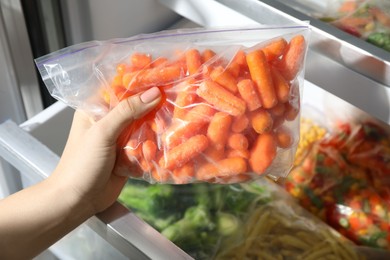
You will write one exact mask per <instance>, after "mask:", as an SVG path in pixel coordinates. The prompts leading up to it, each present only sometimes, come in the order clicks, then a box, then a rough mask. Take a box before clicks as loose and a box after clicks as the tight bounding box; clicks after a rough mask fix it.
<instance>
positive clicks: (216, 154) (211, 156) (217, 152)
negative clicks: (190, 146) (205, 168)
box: [202, 144, 225, 162]
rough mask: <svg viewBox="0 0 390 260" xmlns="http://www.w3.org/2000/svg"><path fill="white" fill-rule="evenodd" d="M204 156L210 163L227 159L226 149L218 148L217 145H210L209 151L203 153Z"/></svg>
mask: <svg viewBox="0 0 390 260" xmlns="http://www.w3.org/2000/svg"><path fill="white" fill-rule="evenodd" d="M202 156H203V157H204V158H205V160H206V161H208V162H215V161H219V160H222V159H223V158H225V149H224V147H222V148H221V147H219V148H217V147H216V146H215V145H212V144H211V145H209V147H207V149H206V150H205V151H204V152H203V154H202Z"/></svg>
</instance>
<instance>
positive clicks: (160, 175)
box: [152, 167, 171, 183]
mask: <svg viewBox="0 0 390 260" xmlns="http://www.w3.org/2000/svg"><path fill="white" fill-rule="evenodd" d="M170 176H171V173H170V172H169V171H168V170H166V169H163V168H160V167H155V168H153V169H152V177H153V179H154V180H155V181H156V182H159V183H165V182H167V181H168V180H169V177H170Z"/></svg>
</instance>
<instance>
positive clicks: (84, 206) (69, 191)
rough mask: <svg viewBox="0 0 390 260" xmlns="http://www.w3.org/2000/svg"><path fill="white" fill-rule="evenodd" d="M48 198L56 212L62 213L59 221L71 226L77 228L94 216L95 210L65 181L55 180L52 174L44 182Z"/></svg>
mask: <svg viewBox="0 0 390 260" xmlns="http://www.w3.org/2000/svg"><path fill="white" fill-rule="evenodd" d="M44 182H45V186H46V187H47V190H48V193H49V195H48V196H51V198H52V199H53V204H52V205H55V207H57V211H58V212H62V217H61V221H64V222H66V223H69V225H72V226H78V225H79V224H81V223H83V222H84V221H85V220H87V219H88V218H90V217H91V216H93V215H94V214H95V210H94V208H93V207H92V205H91V204H90V203H88V201H86V200H85V199H84V198H82V196H80V194H78V193H77V191H75V190H74V188H73V187H72V186H71V185H69V184H68V183H67V182H66V181H63V180H61V179H60V178H55V175H54V174H53V175H52V176H50V177H49V178H47V179H46V180H45V181H44Z"/></svg>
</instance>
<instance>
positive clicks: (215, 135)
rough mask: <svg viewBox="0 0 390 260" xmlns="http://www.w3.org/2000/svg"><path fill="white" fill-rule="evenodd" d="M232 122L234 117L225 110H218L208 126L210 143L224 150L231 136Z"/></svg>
mask: <svg viewBox="0 0 390 260" xmlns="http://www.w3.org/2000/svg"><path fill="white" fill-rule="evenodd" d="M231 123H232V117H231V116H230V115H229V114H227V113H225V112H217V113H215V115H214V116H213V118H212V119H211V121H210V124H209V126H208V128H207V137H208V138H209V140H210V145H212V146H214V147H215V149H217V150H223V148H224V147H225V144H226V140H227V138H228V136H229V129H230V125H231Z"/></svg>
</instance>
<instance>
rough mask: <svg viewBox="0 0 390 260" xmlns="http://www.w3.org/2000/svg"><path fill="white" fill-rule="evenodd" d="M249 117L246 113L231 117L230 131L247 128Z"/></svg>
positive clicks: (237, 131) (238, 131) (241, 130)
mask: <svg viewBox="0 0 390 260" xmlns="http://www.w3.org/2000/svg"><path fill="white" fill-rule="evenodd" d="M248 125H249V118H248V117H247V116H246V115H241V116H236V117H234V119H233V123H232V127H231V129H232V131H233V132H234V133H241V132H243V131H244V130H246V129H247V128H248Z"/></svg>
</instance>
